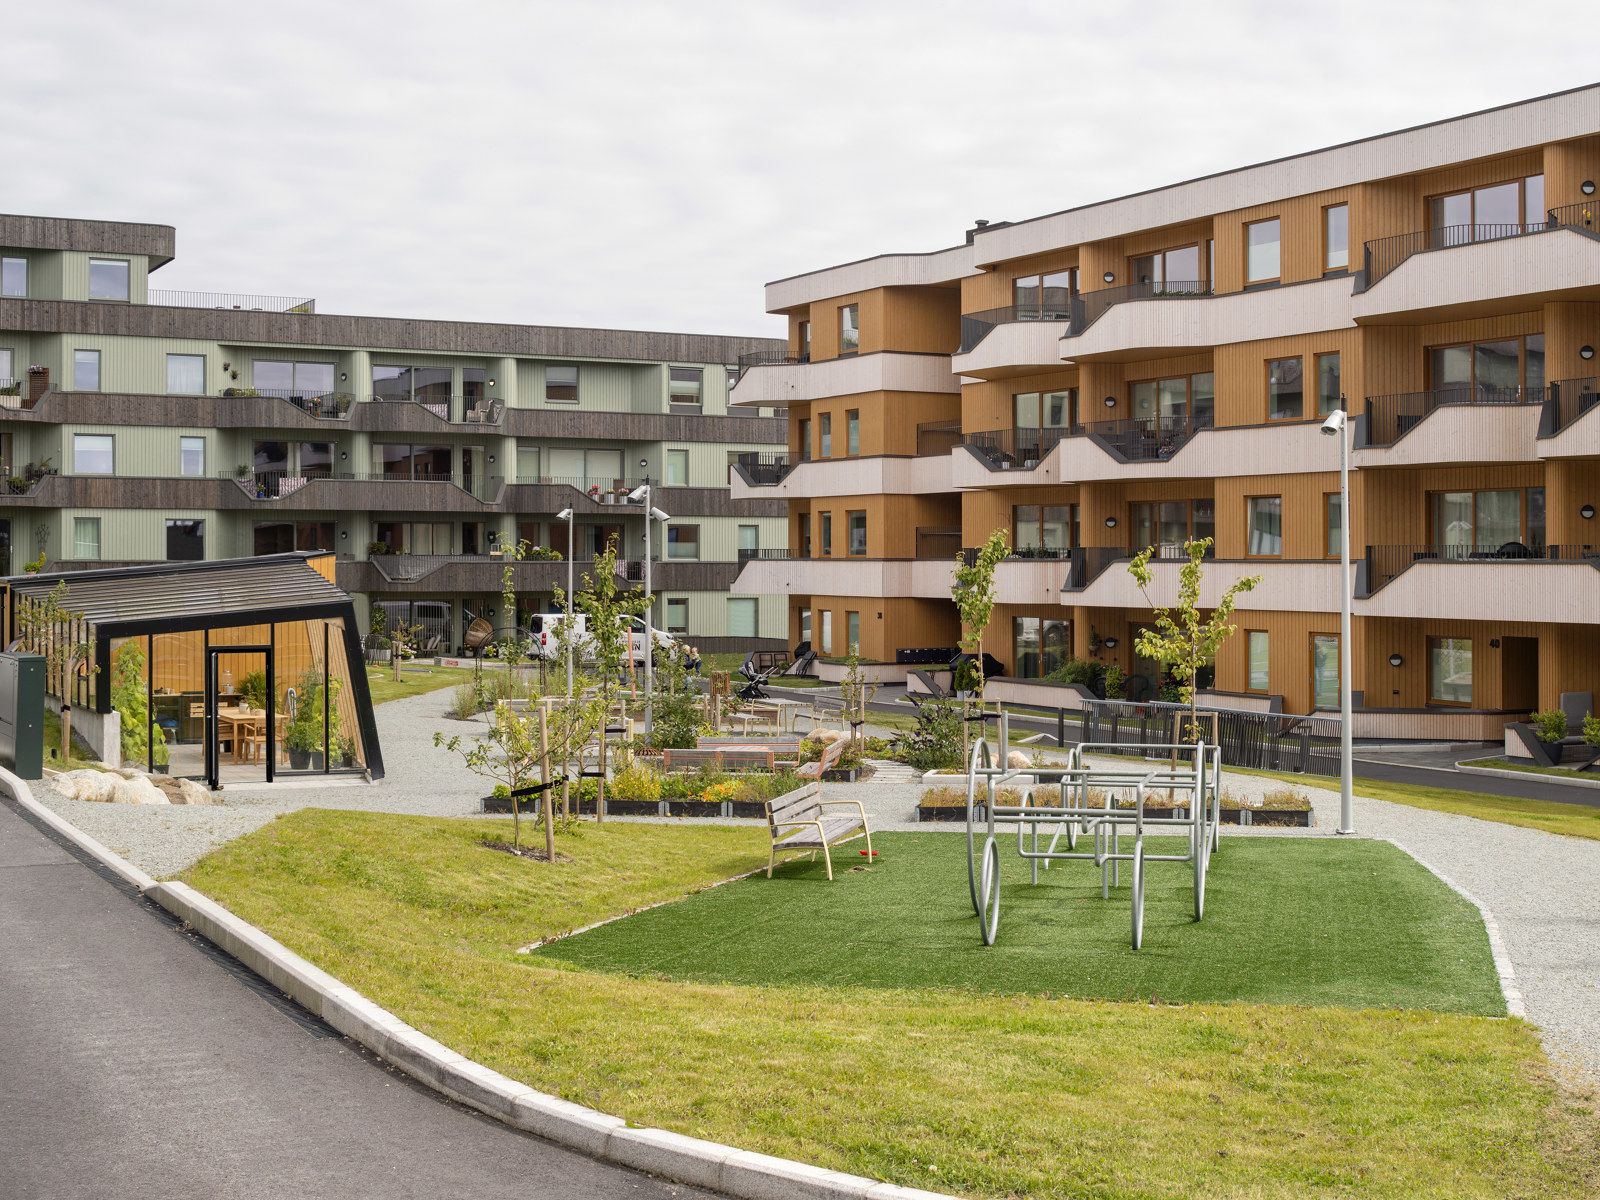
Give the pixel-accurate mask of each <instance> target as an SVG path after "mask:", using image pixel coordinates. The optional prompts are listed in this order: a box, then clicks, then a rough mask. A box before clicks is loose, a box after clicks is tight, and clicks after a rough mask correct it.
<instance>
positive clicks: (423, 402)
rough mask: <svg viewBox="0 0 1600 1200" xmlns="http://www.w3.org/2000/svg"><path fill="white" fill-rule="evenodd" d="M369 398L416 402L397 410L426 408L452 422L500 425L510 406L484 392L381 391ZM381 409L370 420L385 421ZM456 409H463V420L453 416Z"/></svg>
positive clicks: (391, 402)
mask: <svg viewBox="0 0 1600 1200" xmlns="http://www.w3.org/2000/svg"><path fill="white" fill-rule="evenodd" d="M367 400H368V401H369V402H370V403H373V404H384V405H396V404H403V405H410V406H414V407H412V408H407V409H397V410H396V411H403V412H426V413H428V414H430V415H431V416H433V417H436V418H438V420H440V421H442V422H444V423H446V424H449V425H498V424H500V421H501V418H502V417H503V416H504V415H505V409H506V406H505V405H504V404H502V403H500V401H498V400H490V399H488V398H487V397H484V396H450V395H444V396H432V395H410V394H408V395H378V396H368V397H367ZM378 411H379V410H375V411H374V412H373V413H372V414H371V415H372V416H373V417H376V418H377V420H376V421H374V420H369V421H368V422H367V424H369V425H381V424H382V418H381V417H379V416H378ZM456 412H460V413H461V420H459V421H456V420H454V419H453V417H452V414H453V413H456Z"/></svg>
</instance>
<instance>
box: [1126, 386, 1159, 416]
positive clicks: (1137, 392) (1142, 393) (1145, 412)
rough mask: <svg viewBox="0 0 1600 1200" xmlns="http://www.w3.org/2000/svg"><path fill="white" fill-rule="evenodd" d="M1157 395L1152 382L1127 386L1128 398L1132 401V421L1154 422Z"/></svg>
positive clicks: (1156, 388)
mask: <svg viewBox="0 0 1600 1200" xmlns="http://www.w3.org/2000/svg"><path fill="white" fill-rule="evenodd" d="M1158 395H1159V389H1158V387H1157V384H1156V382H1155V381H1154V380H1149V381H1147V382H1145V383H1135V384H1130V385H1129V387H1128V398H1129V399H1130V400H1132V401H1133V419H1134V420H1135V421H1153V420H1155V416H1156V401H1157V397H1158Z"/></svg>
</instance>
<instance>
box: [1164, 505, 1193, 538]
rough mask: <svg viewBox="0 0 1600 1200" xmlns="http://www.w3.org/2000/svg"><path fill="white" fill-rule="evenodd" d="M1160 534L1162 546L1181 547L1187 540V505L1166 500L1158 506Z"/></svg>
mask: <svg viewBox="0 0 1600 1200" xmlns="http://www.w3.org/2000/svg"><path fill="white" fill-rule="evenodd" d="M1160 522H1161V526H1160V532H1161V544H1162V545H1163V546H1182V545H1183V543H1184V542H1186V541H1188V540H1189V503H1188V501H1186V500H1167V501H1164V502H1163V503H1162V504H1161V506H1160Z"/></svg>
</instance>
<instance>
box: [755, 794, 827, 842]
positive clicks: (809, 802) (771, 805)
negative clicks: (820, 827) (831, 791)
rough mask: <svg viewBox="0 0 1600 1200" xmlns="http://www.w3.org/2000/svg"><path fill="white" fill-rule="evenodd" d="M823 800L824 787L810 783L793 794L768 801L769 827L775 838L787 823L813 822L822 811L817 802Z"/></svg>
mask: <svg viewBox="0 0 1600 1200" xmlns="http://www.w3.org/2000/svg"><path fill="white" fill-rule="evenodd" d="M821 799H822V785H821V784H820V783H808V784H806V785H805V786H803V787H797V788H795V790H794V791H792V792H785V793H784V794H783V795H781V796H778V797H775V798H774V799H772V800H768V801H767V825H768V827H769V828H770V829H771V830H772V833H773V835H774V836H776V835H777V834H778V833H779V832H780V831H779V828H778V827H779V826H780V825H782V824H783V823H784V822H785V821H812V820H816V819H817V814H819V813H820V812H821V811H822V810H821V809H820V808H819V807H818V806H817V802H818V801H819V800H821Z"/></svg>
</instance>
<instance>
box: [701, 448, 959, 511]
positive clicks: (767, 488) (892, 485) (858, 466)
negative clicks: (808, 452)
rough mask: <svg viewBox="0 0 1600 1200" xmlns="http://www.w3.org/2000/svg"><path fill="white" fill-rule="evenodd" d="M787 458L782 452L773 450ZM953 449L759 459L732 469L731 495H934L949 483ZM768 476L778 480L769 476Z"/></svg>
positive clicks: (782, 497) (735, 497)
mask: <svg viewBox="0 0 1600 1200" xmlns="http://www.w3.org/2000/svg"><path fill="white" fill-rule="evenodd" d="M770 457H772V458H775V459H783V458H785V457H786V456H783V455H771V456H770ZM951 469H952V468H951V458H950V456H949V454H944V455H929V456H928V457H926V458H912V457H900V458H894V457H889V456H886V455H870V456H866V457H856V458H817V459H807V460H806V461H804V462H798V463H792V462H786V461H785V462H775V463H771V464H759V463H758V464H756V465H755V467H754V468H752V467H751V466H750V465H747V464H746V463H745V462H743V461H741V462H739V463H738V464H736V465H735V466H734V467H733V468H732V470H731V473H730V475H731V477H730V479H729V490H728V495H729V498H730V499H733V500H805V499H813V498H816V497H819V496H863V495H866V496H875V495H888V496H934V495H940V494H944V493H948V492H949V491H950V489H951ZM769 480H771V481H775V482H768V481H769Z"/></svg>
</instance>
